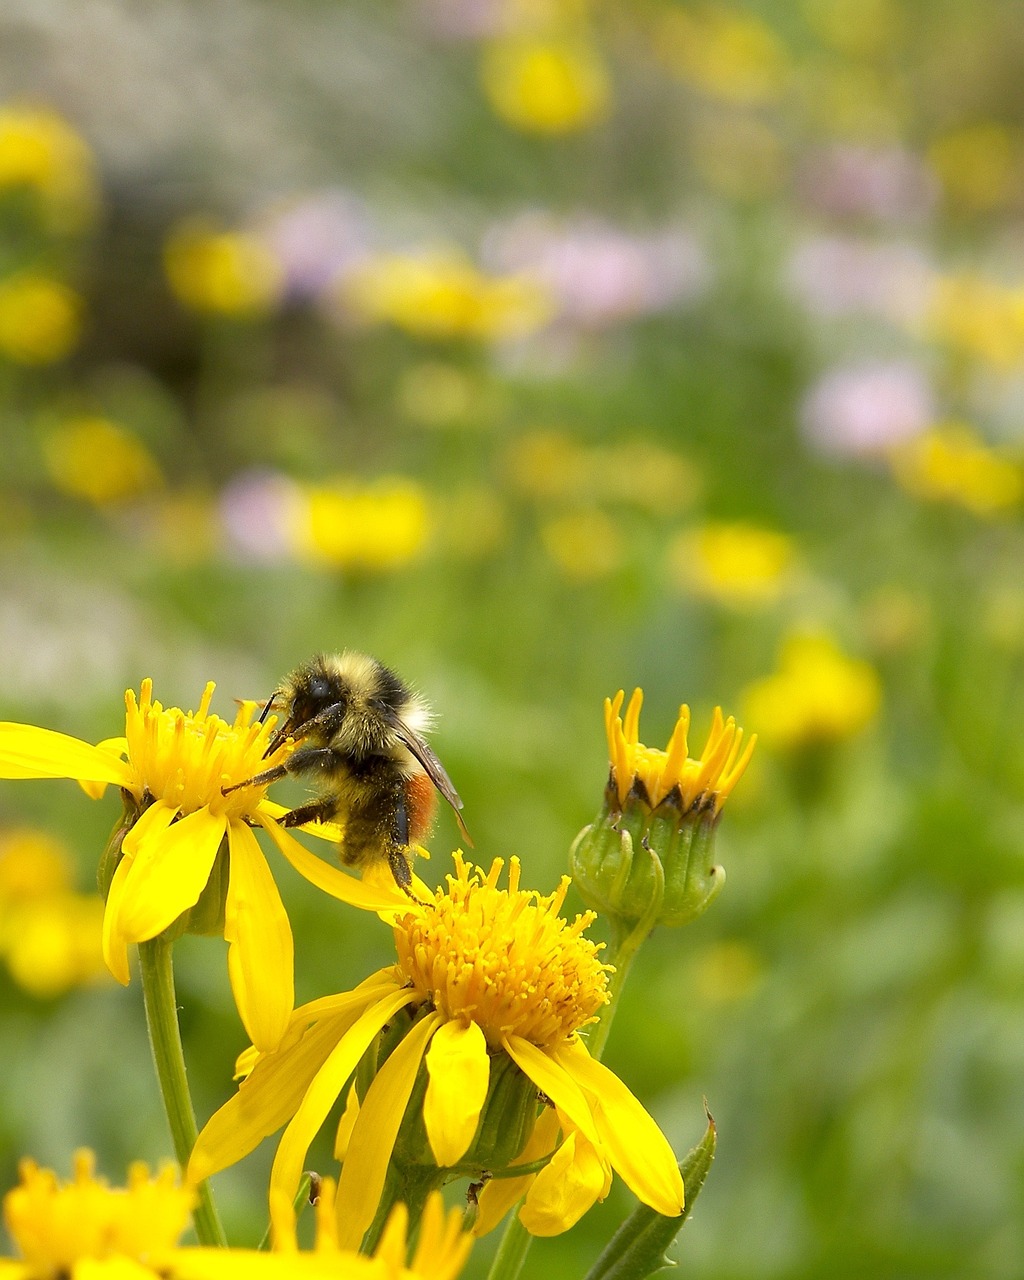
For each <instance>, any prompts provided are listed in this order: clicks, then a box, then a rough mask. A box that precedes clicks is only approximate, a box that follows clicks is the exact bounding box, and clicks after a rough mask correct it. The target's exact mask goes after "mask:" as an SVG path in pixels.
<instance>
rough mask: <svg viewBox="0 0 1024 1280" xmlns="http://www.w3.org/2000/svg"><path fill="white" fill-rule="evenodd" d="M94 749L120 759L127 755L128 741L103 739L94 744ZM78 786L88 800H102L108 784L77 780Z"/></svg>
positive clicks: (82, 779) (123, 739) (124, 739)
mask: <svg viewBox="0 0 1024 1280" xmlns="http://www.w3.org/2000/svg"><path fill="white" fill-rule="evenodd" d="M96 749H97V750H98V751H109V752H110V753H111V754H112V755H114V756H117V757H118V758H119V759H120V758H121V757H122V756H127V754H128V739H127V738H104V739H103V741H102V742H97V743H96ZM78 785H79V786H80V787H81V788H82V790H83V791H84V792H85V794H86V795H87V796H88V797H89V799H90V800H102V799H103V793H104V792H105V791H106V789H107V785H108V784H107V783H106V782H89V781H88V780H87V779H84V778H79V779H78Z"/></svg>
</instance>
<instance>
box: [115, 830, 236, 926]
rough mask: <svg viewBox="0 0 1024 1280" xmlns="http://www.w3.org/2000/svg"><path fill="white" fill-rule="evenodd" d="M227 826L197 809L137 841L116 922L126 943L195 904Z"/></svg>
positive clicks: (204, 884) (169, 921)
mask: <svg viewBox="0 0 1024 1280" xmlns="http://www.w3.org/2000/svg"><path fill="white" fill-rule="evenodd" d="M226 827H227V823H226V821H225V818H224V816H223V815H222V814H213V813H211V812H210V811H209V809H197V810H196V811H195V813H189V814H186V815H185V817H184V818H182V819H181V820H180V821H179V822H175V823H172V824H171V826H169V827H168V828H167V829H166V830H165V831H161V832H159V833H155V834H154V835H153V836H152V837H151V838H149V839H146V840H141V841H140V842H139V847H138V852H137V853H136V855H135V858H134V860H133V861H132V865H131V869H130V871H129V872H128V882H127V884H126V885H125V887H124V896H123V898H122V900H121V907H120V911H119V912H118V918H117V922H116V927H117V928H118V930H119V931H120V932H121V933H122V934H123V935H124V937H125V938H126V939H127V941H129V942H144V941H146V939H147V938H155V937H156V935H157V934H158V933H162V932H163V931H164V929H166V928H167V926H168V925H169V924H171V923H172V922H173V921H175V920H176V919H177V918H178V916H180V915H181V913H182V912H183V911H187V910H188V908H189V907H192V906H195V904H196V901H197V900H198V898H199V895H200V894H201V893H202V891H203V889H204V888H205V887H206V882H207V880H209V878H210V871H211V870H212V869H213V860H214V858H216V856H217V850H218V849H219V848H220V842H221V840H222V839H223V838H224V832H225V830H226Z"/></svg>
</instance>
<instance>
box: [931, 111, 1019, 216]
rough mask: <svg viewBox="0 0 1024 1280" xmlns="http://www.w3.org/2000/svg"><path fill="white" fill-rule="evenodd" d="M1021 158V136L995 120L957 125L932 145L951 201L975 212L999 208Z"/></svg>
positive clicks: (1010, 188) (934, 162) (1009, 191)
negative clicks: (959, 126) (958, 126)
mask: <svg viewBox="0 0 1024 1280" xmlns="http://www.w3.org/2000/svg"><path fill="white" fill-rule="evenodd" d="M1020 158H1021V145H1020V138H1019V137H1017V136H1015V135H1014V134H1012V133H1011V132H1010V130H1009V129H1007V127H1006V126H1005V125H1003V124H999V123H998V122H997V121H995V120H983V121H980V122H979V123H977V124H971V125H966V126H964V127H962V128H959V129H954V130H953V131H952V132H950V133H946V134H943V135H942V136H941V137H939V138H936V140H935V141H934V142H933V143H932V145H931V146H930V147H929V148H928V159H929V161H930V162H931V166H932V168H933V169H934V170H935V172H936V174H937V175H938V177H939V181H940V182H941V183H942V185H943V187H944V188H945V190H946V194H947V196H948V197H949V199H950V201H951V202H952V203H953V204H954V205H957V206H958V207H959V208H961V209H965V210H967V211H968V212H971V213H976V212H984V211H986V210H989V209H996V208H998V207H999V206H1000V205H1001V204H1003V203H1004V202H1005V201H1006V200H1007V198H1008V197H1009V196H1010V195H1011V194H1012V192H1013V189H1014V185H1015V183H1016V181H1017V174H1018V172H1019V166H1020Z"/></svg>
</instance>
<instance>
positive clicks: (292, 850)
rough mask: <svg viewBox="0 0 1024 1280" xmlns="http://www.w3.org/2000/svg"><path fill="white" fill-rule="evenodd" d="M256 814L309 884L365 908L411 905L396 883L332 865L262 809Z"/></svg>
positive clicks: (384, 909)
mask: <svg viewBox="0 0 1024 1280" xmlns="http://www.w3.org/2000/svg"><path fill="white" fill-rule="evenodd" d="M256 818H257V819H258V821H259V822H260V823H261V824H262V826H263V827H264V828H265V830H266V831H267V833H268V834H269V836H270V838H271V839H272V840H273V841H274V843H275V844H276V845H277V847H278V848H279V849H280V850H281V852H282V853H283V854H284V856H285V857H286V858H287V859H288V861H289V862H290V863H291V864H292V866H293V867H294V868H295V870H296V871H297V872H298V873H299V875H300V876H305V878H306V879H307V880H308V881H309V882H310V884H314V885H316V887H317V888H318V889H323V891H324V893H329V894H330V895H331V897H332V898H338V899H339V900H340V901H341V902H347V903H349V905H350V906H353V907H362V908H363V910H364V911H394V910H396V909H401V910H406V911H407V910H408V909H409V906H410V900H409V898H407V897H406V895H405V894H404V893H402V891H401V889H399V888H398V886H397V885H395V886H393V887H392V888H390V889H381V888H376V887H374V886H373V885H366V884H363V882H362V881H361V880H357V879H356V878H355V876H349V875H346V874H345V872H344V871H339V870H337V869H336V868H335V867H332V866H329V865H328V864H327V863H326V862H324V860H323V859H322V858H318V857H317V856H316V854H313V853H310V852H309V850H308V849H304V848H303V847H302V845H301V844H299V842H298V840H296V839H295V837H294V836H291V835H289V834H288V832H287V831H285V829H284V828H283V827H281V826H279V825H278V824H277V823H276V822H274V821H273V819H271V818H268V817H267V816H266V815H265V814H263V813H260V811H259V810H257V811H256Z"/></svg>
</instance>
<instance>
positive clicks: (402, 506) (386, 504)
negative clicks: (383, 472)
mask: <svg viewBox="0 0 1024 1280" xmlns="http://www.w3.org/2000/svg"><path fill="white" fill-rule="evenodd" d="M304 497H305V507H304V509H303V510H302V511H301V513H300V511H298V510H297V511H296V512H295V513H294V517H293V523H292V528H291V534H292V537H293V541H294V544H295V550H296V551H297V552H298V554H299V555H300V556H302V557H303V558H307V559H309V560H311V561H313V562H314V563H319V564H325V565H330V566H333V567H337V568H340V569H352V570H357V571H363V572H369V573H380V572H386V571H388V570H392V569H399V568H401V567H402V566H403V565H406V564H409V563H411V562H412V561H413V560H415V559H416V558H417V557H418V556H419V555H420V554H421V552H422V551H423V549H424V547H425V546H426V543H427V538H428V535H429V533H430V509H429V506H428V503H427V497H426V494H425V493H424V492H423V489H422V488H421V487H420V486H419V485H418V484H417V483H416V482H415V481H413V480H406V479H402V478H397V477H396V478H394V479H383V480H379V481H377V482H376V483H374V484H364V485H360V484H358V483H356V482H354V481H348V482H344V481H339V482H337V483H335V484H331V485H320V486H311V487H309V488H307V489H306V490H305V491H304ZM302 517H304V518H302Z"/></svg>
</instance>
